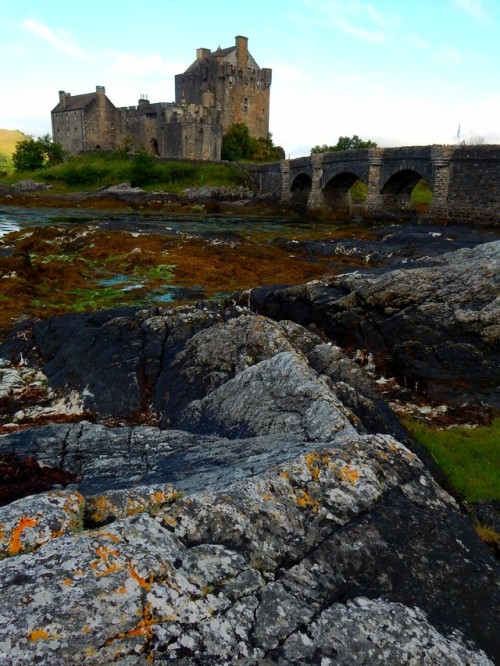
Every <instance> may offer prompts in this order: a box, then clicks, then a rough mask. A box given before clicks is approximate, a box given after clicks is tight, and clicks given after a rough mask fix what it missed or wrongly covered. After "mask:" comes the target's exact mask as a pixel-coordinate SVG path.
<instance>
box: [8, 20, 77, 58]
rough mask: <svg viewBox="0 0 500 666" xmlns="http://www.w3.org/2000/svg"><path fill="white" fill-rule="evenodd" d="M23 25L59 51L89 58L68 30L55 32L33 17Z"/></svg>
mask: <svg viewBox="0 0 500 666" xmlns="http://www.w3.org/2000/svg"><path fill="white" fill-rule="evenodd" d="M21 25H22V27H23V29H24V30H26V31H27V32H31V33H33V34H34V35H37V37H41V38H42V39H43V40H45V41H46V42H48V43H49V44H52V46H53V47H54V48H55V49H56V50H57V51H60V52H61V53H66V54H67V55H71V56H75V57H77V58H82V59H86V58H87V56H86V54H85V53H84V52H83V51H82V49H81V48H80V47H79V46H78V44H77V43H76V42H75V41H74V40H73V39H72V37H71V35H70V34H69V33H68V32H67V31H66V30H62V29H60V30H58V31H57V32H55V31H54V30H52V29H51V28H49V27H48V26H46V25H44V24H43V23H38V21H32V20H31V19H25V20H24V21H23V22H22V24H21Z"/></svg>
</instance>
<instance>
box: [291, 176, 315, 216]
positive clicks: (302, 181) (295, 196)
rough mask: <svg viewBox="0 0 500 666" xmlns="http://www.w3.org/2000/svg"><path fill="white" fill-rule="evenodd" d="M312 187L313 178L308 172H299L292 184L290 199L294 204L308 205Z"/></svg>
mask: <svg viewBox="0 0 500 666" xmlns="http://www.w3.org/2000/svg"><path fill="white" fill-rule="evenodd" d="M311 188H312V178H311V176H309V175H308V174H307V173H299V174H298V176H296V177H295V178H294V179H293V182H292V184H291V186H290V201H291V203H292V205H294V206H300V207H304V208H305V207H306V206H307V202H308V200H309V195H310V193H311Z"/></svg>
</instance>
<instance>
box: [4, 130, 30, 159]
mask: <svg viewBox="0 0 500 666" xmlns="http://www.w3.org/2000/svg"><path fill="white" fill-rule="evenodd" d="M25 138H26V134H23V133H22V132H19V131H18V130H6V129H0V153H2V154H3V155H5V156H6V157H9V158H10V157H12V153H13V152H14V150H15V148H16V143H17V142H18V141H22V139H25Z"/></svg>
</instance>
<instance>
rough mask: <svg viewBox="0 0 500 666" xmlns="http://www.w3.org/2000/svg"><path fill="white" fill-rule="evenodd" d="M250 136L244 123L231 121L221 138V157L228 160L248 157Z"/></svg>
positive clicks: (234, 160)
mask: <svg viewBox="0 0 500 666" xmlns="http://www.w3.org/2000/svg"><path fill="white" fill-rule="evenodd" d="M251 143H252V137H251V136H250V132H249V131H248V127H247V126H246V125H245V123H233V124H232V125H230V126H229V127H228V130H227V132H226V134H224V137H223V139H222V152H221V157H222V159H223V160H228V161H229V162H237V161H238V160H245V159H250V154H251V152H252V150H251Z"/></svg>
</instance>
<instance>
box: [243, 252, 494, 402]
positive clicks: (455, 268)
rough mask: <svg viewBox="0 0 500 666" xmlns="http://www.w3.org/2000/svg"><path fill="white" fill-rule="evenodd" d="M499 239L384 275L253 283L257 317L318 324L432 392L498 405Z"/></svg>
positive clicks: (388, 371) (431, 395)
mask: <svg viewBox="0 0 500 666" xmlns="http://www.w3.org/2000/svg"><path fill="white" fill-rule="evenodd" d="M499 266H500V241H495V242H491V243H486V244H483V245H479V246H477V247H475V248H472V249H462V250H458V251H456V252H452V253H448V254H444V255H441V256H438V257H433V258H432V259H426V260H425V259H423V260H421V261H416V262H414V263H412V264H409V265H408V267H407V268H399V269H396V270H392V271H389V272H386V273H383V274H382V275H380V274H376V273H368V272H354V273H346V274H344V275H339V276H336V277H334V278H331V279H327V280H324V281H317V282H313V283H310V284H307V285H303V286H298V287H291V288H272V287H271V288H261V289H254V290H252V292H251V294H250V305H251V307H252V308H253V309H255V310H257V311H258V312H259V313H260V314H265V315H267V316H270V317H273V318H276V319H282V318H286V319H292V320H293V321H296V322H297V323H300V324H303V325H310V324H314V325H316V326H318V327H319V328H320V329H322V330H323V331H324V332H325V333H326V335H328V336H329V338H330V339H332V340H334V341H336V342H337V344H339V345H340V346H341V347H343V348H344V349H349V350H351V351H353V352H354V351H355V350H364V352H365V353H370V354H371V355H372V356H373V357H374V359H375V364H376V366H377V369H378V372H379V374H384V375H385V376H386V377H387V376H395V377H397V378H398V380H399V381H400V383H401V384H404V385H407V386H410V387H412V388H416V389H417V390H418V391H420V392H421V393H423V394H424V395H425V396H426V397H427V398H428V399H431V400H436V401H445V402H451V403H456V404H463V403H473V404H477V405H483V406H490V407H494V408H496V409H498V408H499V407H500V394H499V392H498V386H499V384H500V353H499V352H500V346H499V340H500V299H499V297H498V289H499V283H500V271H499Z"/></svg>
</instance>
